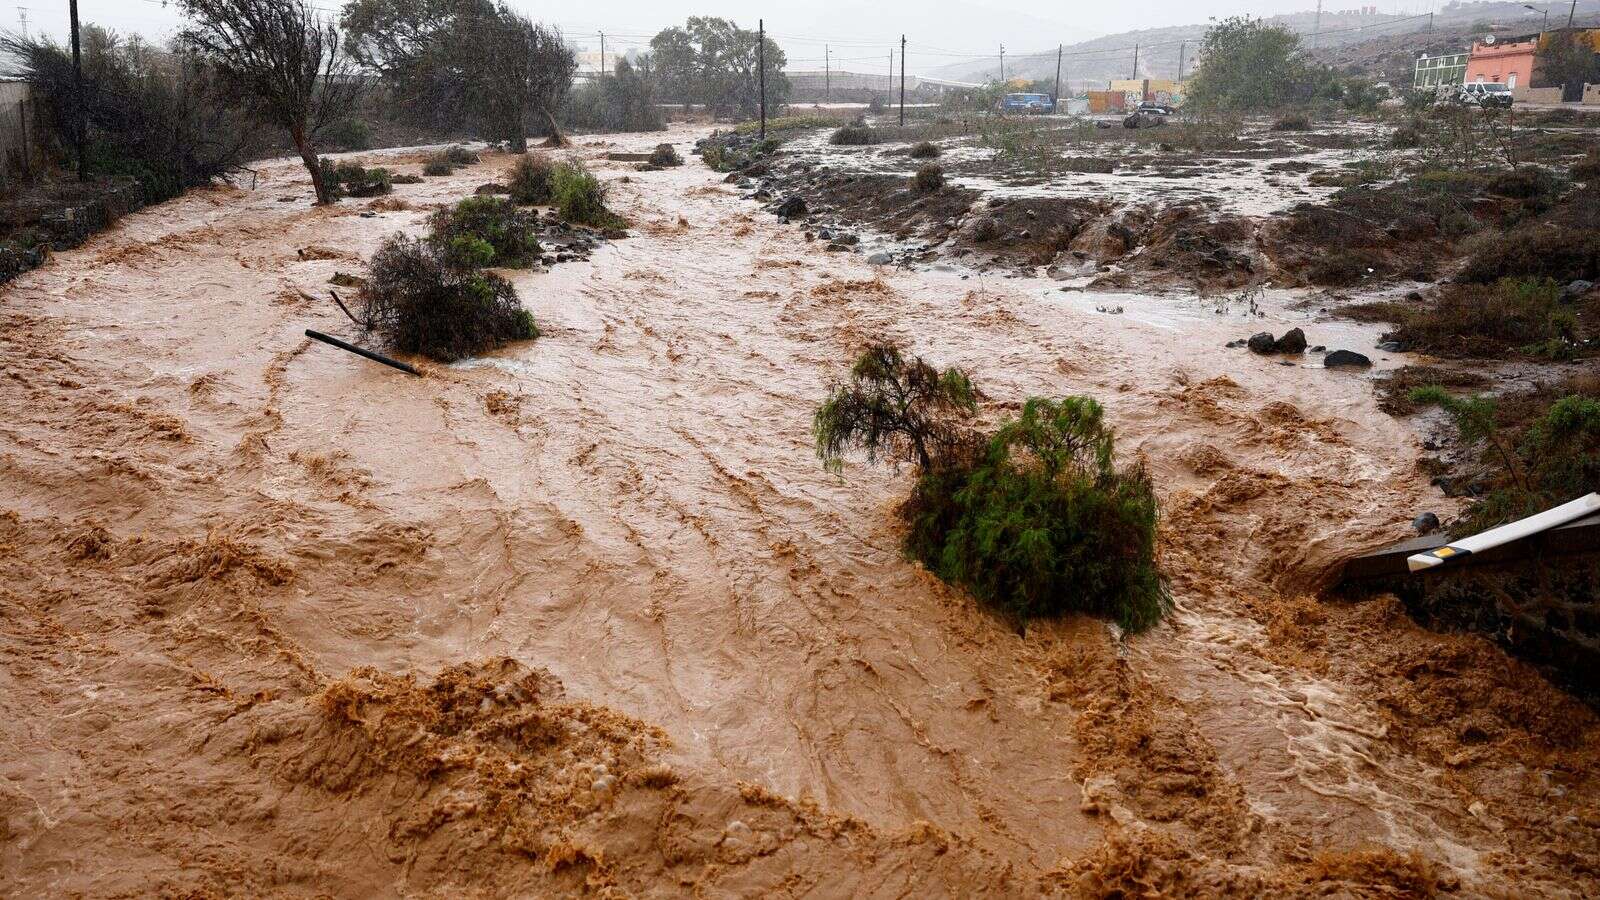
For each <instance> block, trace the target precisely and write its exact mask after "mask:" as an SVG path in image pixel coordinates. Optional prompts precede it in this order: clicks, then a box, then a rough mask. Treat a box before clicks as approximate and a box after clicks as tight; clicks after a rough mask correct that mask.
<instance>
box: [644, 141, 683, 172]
mask: <svg viewBox="0 0 1600 900" xmlns="http://www.w3.org/2000/svg"><path fill="white" fill-rule="evenodd" d="M649 161H650V164H651V165H653V166H664V167H667V168H672V167H674V166H681V165H683V157H682V156H679V155H678V150H677V148H675V147H673V146H672V145H671V144H657V145H656V148H655V149H654V150H652V151H650V160H649Z"/></svg>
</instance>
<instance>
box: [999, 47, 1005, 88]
mask: <svg viewBox="0 0 1600 900" xmlns="http://www.w3.org/2000/svg"><path fill="white" fill-rule="evenodd" d="M1000 83H1001V84H1005V83H1006V45H1005V44H1001V45H1000Z"/></svg>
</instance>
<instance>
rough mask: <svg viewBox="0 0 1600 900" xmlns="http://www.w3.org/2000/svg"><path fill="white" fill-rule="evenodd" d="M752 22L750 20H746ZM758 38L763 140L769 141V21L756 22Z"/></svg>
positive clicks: (757, 51) (757, 63)
mask: <svg viewBox="0 0 1600 900" xmlns="http://www.w3.org/2000/svg"><path fill="white" fill-rule="evenodd" d="M745 21H746V22H748V21H750V20H749V19H746V20H745ZM756 29H757V36H758V37H759V38H760V42H759V43H757V44H756V65H757V66H758V67H760V69H761V73H760V80H759V84H760V87H761V140H762V141H765V140H766V139H767V20H766V19H757V20H756Z"/></svg>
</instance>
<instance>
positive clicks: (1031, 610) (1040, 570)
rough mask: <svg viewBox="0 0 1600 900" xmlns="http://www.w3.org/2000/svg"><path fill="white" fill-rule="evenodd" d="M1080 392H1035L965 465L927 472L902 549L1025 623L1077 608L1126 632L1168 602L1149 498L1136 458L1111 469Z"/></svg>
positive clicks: (1108, 436) (1109, 454) (1106, 443)
mask: <svg viewBox="0 0 1600 900" xmlns="http://www.w3.org/2000/svg"><path fill="white" fill-rule="evenodd" d="M1114 444H1115V436H1114V433H1113V431H1112V430H1111V428H1110V427H1109V426H1108V425H1106V424H1105V421H1104V413H1103V411H1102V409H1101V407H1100V404H1099V403H1097V402H1095V401H1094V400H1092V399H1090V398H1088V397H1065V398H1062V399H1060V400H1047V399H1044V398H1039V397H1034V398H1032V399H1030V400H1028V402H1027V403H1026V404H1024V405H1023V409H1022V416H1021V418H1019V419H1017V420H1015V421H1011V422H1008V423H1006V424H1004V425H1002V426H1001V427H1000V429H999V430H998V431H996V432H995V433H994V434H993V435H992V436H991V437H990V438H989V442H988V446H987V448H986V450H985V452H984V453H983V454H982V455H981V456H980V457H979V458H978V459H977V460H976V462H974V463H972V464H971V465H969V466H960V465H958V466H951V467H948V468H945V469H942V470H935V471H928V472H924V473H923V474H922V477H921V478H920V480H919V481H918V482H917V486H916V489H915V491H914V493H913V494H912V497H911V499H910V500H909V501H908V502H907V503H906V507H905V512H906V516H907V518H908V520H909V521H910V526H911V527H910V533H909V535H908V536H907V538H906V551H907V553H908V554H909V555H911V556H912V557H914V558H916V559H918V560H920V561H921V562H922V563H923V565H925V566H927V567H928V569H929V570H930V571H932V572H934V573H935V574H937V575H938V576H939V577H940V578H942V579H944V580H945V581H948V582H950V583H952V584H957V585H960V586H962V587H964V588H966V589H967V590H969V591H971V592H972V594H973V596H974V597H976V598H977V599H978V600H980V601H982V602H984V603H987V604H990V605H992V606H994V607H996V608H998V609H1000V610H1002V611H1004V612H1006V613H1007V614H1009V615H1012V616H1015V617H1016V618H1019V619H1022V620H1024V621H1026V620H1028V619H1032V618H1039V617H1052V616H1059V615H1062V614H1065V613H1069V612H1083V613H1089V614H1091V615H1097V616H1106V617H1109V618H1112V619H1115V620H1116V621H1117V622H1118V623H1119V624H1120V625H1122V627H1124V628H1126V629H1128V630H1130V631H1136V630H1140V629H1143V628H1146V627H1148V626H1150V625H1152V624H1154V623H1155V622H1156V621H1158V620H1159V619H1160V618H1161V616H1162V615H1163V613H1164V612H1165V611H1166V609H1167V607H1168V606H1169V604H1170V599H1169V597H1168V594H1167V590H1166V587H1165V585H1164V583H1163V582H1162V579H1161V576H1160V573H1159V571H1158V570H1157V568H1156V563H1155V544H1156V499H1155V491H1154V489H1153V487H1152V485H1151V482H1150V478H1149V475H1148V474H1147V473H1146V472H1145V470H1144V467H1143V466H1142V465H1141V464H1137V463H1136V464H1133V465H1130V466H1126V467H1124V468H1121V469H1118V468H1117V467H1116V465H1115V463H1114V460H1113V456H1114Z"/></svg>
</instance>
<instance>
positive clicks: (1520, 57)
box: [1466, 34, 1539, 90]
mask: <svg viewBox="0 0 1600 900" xmlns="http://www.w3.org/2000/svg"><path fill="white" fill-rule="evenodd" d="M1538 51H1539V35H1537V34H1526V35H1520V36H1517V37H1509V38H1498V37H1495V36H1494V35H1492V34H1491V35H1488V36H1486V37H1484V38H1483V39H1481V40H1476V41H1473V42H1472V54H1471V55H1470V56H1469V57H1468V59H1467V77H1466V80H1467V81H1469V82H1471V81H1490V82H1497V83H1500V84H1504V85H1505V86H1506V87H1509V88H1511V89H1512V90H1516V89H1517V88H1518V87H1524V88H1526V87H1529V86H1530V85H1532V84H1533V77H1534V70H1535V67H1536V66H1537V65H1538V62H1539V60H1538Z"/></svg>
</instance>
